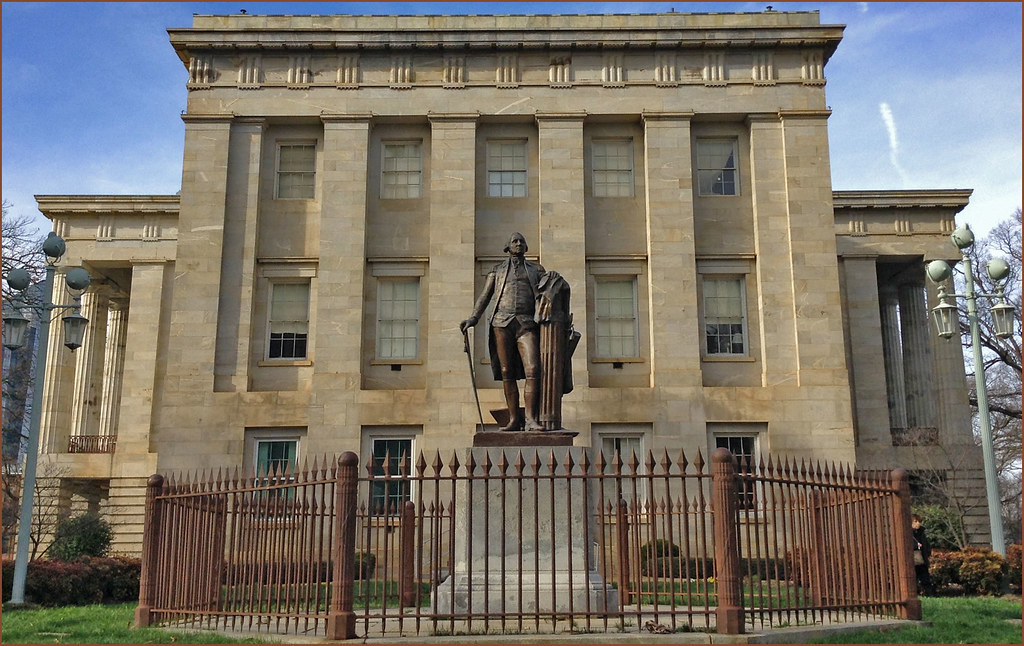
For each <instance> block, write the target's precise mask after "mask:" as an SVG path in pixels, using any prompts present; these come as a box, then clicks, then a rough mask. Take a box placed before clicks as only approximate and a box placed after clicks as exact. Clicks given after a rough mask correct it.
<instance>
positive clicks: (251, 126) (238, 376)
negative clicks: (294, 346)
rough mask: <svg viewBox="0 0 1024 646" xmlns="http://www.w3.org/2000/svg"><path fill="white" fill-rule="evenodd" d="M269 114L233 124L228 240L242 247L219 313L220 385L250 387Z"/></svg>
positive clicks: (229, 263)
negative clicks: (260, 200) (260, 201)
mask: <svg viewBox="0 0 1024 646" xmlns="http://www.w3.org/2000/svg"><path fill="white" fill-rule="evenodd" d="M265 130H266V121H265V120H263V119H236V120H235V122H234V123H232V125H231V143H230V146H231V152H230V155H231V159H232V165H231V168H230V169H229V176H228V179H227V181H228V192H227V196H226V204H225V209H224V210H225V215H224V246H225V248H228V249H238V250H240V253H237V254H231V255H230V256H227V257H225V258H224V270H223V274H222V275H221V283H220V284H221V296H222V298H221V305H222V309H221V310H220V312H219V314H218V316H217V350H216V367H215V370H216V375H215V377H214V388H215V389H216V390H218V391H228V392H245V391H246V390H247V389H248V384H249V354H250V345H251V343H252V312H253V309H254V305H253V291H254V287H255V282H254V276H255V271H256V232H257V231H258V230H259V222H260V217H259V215H260V214H259V199H260V176H261V173H260V160H261V155H262V152H263V133H264V132H265Z"/></svg>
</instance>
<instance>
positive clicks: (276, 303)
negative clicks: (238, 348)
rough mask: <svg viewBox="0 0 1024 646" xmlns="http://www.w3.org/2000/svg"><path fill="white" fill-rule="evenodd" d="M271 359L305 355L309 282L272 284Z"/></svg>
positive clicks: (300, 357) (302, 357) (294, 357)
mask: <svg viewBox="0 0 1024 646" xmlns="http://www.w3.org/2000/svg"><path fill="white" fill-rule="evenodd" d="M270 290H271V292H270V294H271V296H270V338H269V344H268V348H267V358H268V359H305V358H306V353H307V344H308V335H309V283H276V284H272V285H271V286H270Z"/></svg>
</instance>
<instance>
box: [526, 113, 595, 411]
mask: <svg viewBox="0 0 1024 646" xmlns="http://www.w3.org/2000/svg"><path fill="white" fill-rule="evenodd" d="M585 116H586V115H585V113H583V112H571V113H561V112H558V113H554V112H552V113H538V114H537V134H538V137H537V139H538V153H537V172H538V186H539V193H540V196H539V198H540V199H539V204H540V213H539V215H540V228H539V230H540V240H538V241H537V247H536V248H533V249H531V251H537V252H538V253H539V254H540V261H541V264H543V265H544V268H545V269H547V270H549V271H557V272H558V273H559V274H561V275H562V276H563V277H564V278H565V279H566V281H568V283H569V285H570V286H571V288H572V300H571V308H572V312H573V314H574V318H573V325H574V327H575V328H576V331H577V332H579V333H580V335H581V338H580V344H579V346H578V347H577V348H576V353H575V354H574V355H573V362H572V372H573V382H574V383H576V384H586V383H587V381H588V378H587V357H588V356H589V352H588V349H587V326H588V325H589V321H588V320H587V319H588V317H587V313H586V302H587V300H586V298H587V294H586V285H587V262H586V227H585V224H584V207H583V205H584V201H585V197H586V195H585V192H584V188H583V187H584V183H583V178H584V174H583V118H584V117H585ZM528 242H530V243H531V244H532V243H533V242H532V241H528ZM581 413H582V411H581V410H580V409H578V408H577V407H575V406H573V405H572V398H571V397H570V398H567V399H566V400H563V413H562V421H563V424H564V426H565V428H579V423H578V422H577V420H579V416H580V415H581ZM581 421H582V420H581Z"/></svg>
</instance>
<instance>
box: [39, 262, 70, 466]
mask: <svg viewBox="0 0 1024 646" xmlns="http://www.w3.org/2000/svg"><path fill="white" fill-rule="evenodd" d="M52 301H53V303H54V304H56V305H69V304H70V303H71V296H70V295H69V294H68V292H67V289H66V287H65V282H64V274H63V273H57V274H56V275H54V277H53V297H52ZM61 311H66V310H61ZM49 336H50V338H49V351H48V352H47V355H46V377H45V383H44V384H43V401H42V406H43V409H42V411H40V413H41V418H40V422H39V431H40V436H39V446H40V452H41V453H64V452H66V451H67V448H68V447H67V444H68V436H69V435H70V429H71V402H72V398H71V394H72V392H74V391H73V388H74V385H75V361H74V359H75V356H74V355H73V354H72V353H71V351H70V350H68V349H67V348H66V347H65V346H64V326H63V325H62V324H61V323H60V322H59V321H58V322H57V323H51V324H50V335H49Z"/></svg>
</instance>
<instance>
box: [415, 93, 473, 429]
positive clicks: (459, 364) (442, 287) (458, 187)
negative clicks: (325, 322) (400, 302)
mask: <svg viewBox="0 0 1024 646" xmlns="http://www.w3.org/2000/svg"><path fill="white" fill-rule="evenodd" d="M479 116H480V115H479V114H476V113H473V114H431V115H430V130H431V134H430V139H431V141H430V151H431V159H430V180H429V181H430V183H429V190H430V193H429V196H430V246H429V248H430V264H429V266H428V272H427V281H426V285H425V287H427V288H428V289H427V293H423V292H422V289H421V296H420V298H421V302H423V303H426V308H425V310H426V314H427V317H428V319H427V333H426V339H427V343H428V346H427V348H426V355H425V359H426V363H427V366H426V367H427V382H428V383H430V384H431V388H430V392H429V394H428V396H429V397H430V398H431V399H432V401H431V402H430V406H431V407H433V409H434V412H433V414H432V415H431V416H430V419H431V422H432V424H433V425H435V428H434V429H425V432H426V433H429V432H434V433H440V434H450V433H451V429H453V428H458V429H472V428H475V427H476V424H477V423H478V414H477V410H476V403H475V400H474V397H473V393H472V392H470V389H471V388H472V385H471V383H472V382H471V381H470V376H469V375H468V374H467V372H468V370H469V365H468V364H467V363H466V358H465V353H464V352H463V341H462V335H461V334H460V333H459V321H461V320H462V319H464V318H465V316H466V312H468V311H469V310H470V308H471V304H472V303H473V298H474V293H473V291H474V282H473V281H474V277H475V276H474V274H475V270H476V262H475V259H476V254H475V248H474V240H475V231H476V122H477V119H478V118H479ZM422 287H424V286H421V288H422ZM484 324H486V322H485V323H484ZM483 330H484V328H483V326H478V327H477V328H476V334H481V333H482V332H483ZM479 347H480V345H479V344H478V345H477V348H479ZM486 419H487V418H485V421H486Z"/></svg>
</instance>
